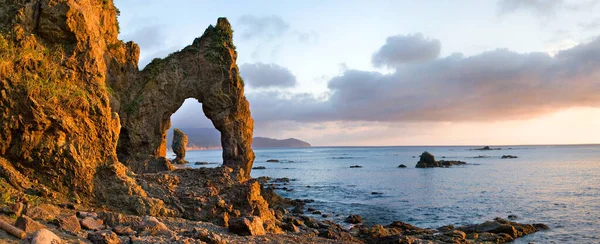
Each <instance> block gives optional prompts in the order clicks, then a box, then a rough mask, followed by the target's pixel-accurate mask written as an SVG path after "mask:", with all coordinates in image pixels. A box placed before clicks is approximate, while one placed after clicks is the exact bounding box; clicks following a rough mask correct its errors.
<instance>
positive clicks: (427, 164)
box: [415, 152, 440, 168]
mask: <svg viewBox="0 0 600 244" xmlns="http://www.w3.org/2000/svg"><path fill="white" fill-rule="evenodd" d="M415 167H417V168H434V167H440V164H439V163H438V162H437V161H435V157H434V156H433V154H431V153H429V152H423V153H422V154H421V156H420V159H419V162H417V166H415Z"/></svg>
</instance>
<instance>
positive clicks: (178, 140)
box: [171, 128, 188, 164]
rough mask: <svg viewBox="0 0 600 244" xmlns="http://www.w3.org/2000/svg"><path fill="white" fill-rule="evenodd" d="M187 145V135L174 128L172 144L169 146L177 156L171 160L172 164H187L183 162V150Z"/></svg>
mask: <svg viewBox="0 0 600 244" xmlns="http://www.w3.org/2000/svg"><path fill="white" fill-rule="evenodd" d="M187 143H188V137H187V135H186V134H185V133H183V131H181V130H179V129H177V128H175V129H174V130H173V143H172V144H171V145H172V148H173V152H174V153H175V155H176V156H177V157H176V158H175V160H173V162H174V163H176V164H185V163H187V161H185V150H186V147H187Z"/></svg>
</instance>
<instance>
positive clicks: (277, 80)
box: [240, 63, 296, 88]
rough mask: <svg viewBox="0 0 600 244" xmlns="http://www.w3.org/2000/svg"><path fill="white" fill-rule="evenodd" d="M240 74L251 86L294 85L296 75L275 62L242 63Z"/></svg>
mask: <svg viewBox="0 0 600 244" xmlns="http://www.w3.org/2000/svg"><path fill="white" fill-rule="evenodd" d="M240 75H241V76H242V78H243V79H244V81H245V82H246V84H248V85H249V86H251V87H256V88H267V87H293V86H295V85H296V76H294V75H293V74H292V72H290V70H289V69H287V68H285V67H282V66H279V65H277V64H263V63H254V64H243V65H241V66H240Z"/></svg>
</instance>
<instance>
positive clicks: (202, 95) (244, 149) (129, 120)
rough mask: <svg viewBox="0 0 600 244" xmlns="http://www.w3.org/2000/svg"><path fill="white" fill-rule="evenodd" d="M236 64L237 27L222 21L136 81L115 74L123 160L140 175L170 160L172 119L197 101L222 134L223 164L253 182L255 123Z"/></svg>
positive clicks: (156, 62) (115, 103)
mask: <svg viewBox="0 0 600 244" xmlns="http://www.w3.org/2000/svg"><path fill="white" fill-rule="evenodd" d="M136 48H137V47H136ZM137 52H138V53H139V50H137ZM236 59H237V52H236V51H235V46H234V45H233V42H232V30H231V26H230V24H229V22H228V21H227V19H225V18H219V19H218V21H217V25H216V26H209V27H208V28H207V29H206V31H205V32H204V35H202V37H199V38H196V39H195V40H194V42H193V44H192V45H190V46H187V47H185V48H184V49H182V50H181V51H178V52H175V53H172V54H170V55H169V56H168V57H166V58H164V59H154V60H153V61H152V62H151V63H150V64H148V65H147V66H146V67H145V68H144V69H143V70H142V71H141V72H138V73H137V74H135V75H133V76H132V75H122V74H121V75H119V74H115V75H114V77H115V79H113V80H112V82H111V87H112V89H113V90H114V96H113V100H111V104H112V106H113V109H115V110H116V111H118V113H119V115H120V117H121V133H120V136H119V143H118V147H117V154H118V156H119V159H120V161H121V162H123V163H125V164H126V165H128V166H130V167H131V168H132V169H133V170H134V171H138V172H147V171H148V170H149V169H150V168H154V167H153V166H152V164H153V160H154V159H159V158H164V157H165V156H166V147H165V145H166V132H167V130H168V129H169V127H170V123H171V122H170V117H171V115H172V114H173V113H175V112H176V111H177V110H178V109H179V108H180V107H181V105H182V104H183V102H184V100H185V99H188V98H195V99H197V100H198V102H200V103H202V110H203V112H204V114H205V115H206V117H208V118H209V119H210V120H211V121H212V123H213V125H214V126H215V128H216V129H217V130H219V131H220V132H221V145H222V147H223V164H224V165H226V166H229V167H232V168H234V169H238V170H240V172H241V173H242V176H243V177H244V178H248V177H249V175H250V170H251V169H252V164H253V161H254V152H253V151H252V148H251V145H252V133H253V129H254V127H253V126H254V125H253V124H254V121H253V120H252V117H251V116H250V107H249V103H248V101H247V100H246V97H245V96H244V83H243V81H242V79H241V78H240V76H239V70H238V67H237V65H236ZM116 77H120V79H118V78H116ZM150 171H151V169H150Z"/></svg>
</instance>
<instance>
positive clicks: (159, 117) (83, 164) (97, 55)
mask: <svg viewBox="0 0 600 244" xmlns="http://www.w3.org/2000/svg"><path fill="white" fill-rule="evenodd" d="M117 15H118V10H117V9H116V8H115V7H114V5H113V2H112V0H29V1H26V0H0V178H3V179H4V180H6V181H8V183H10V184H11V185H12V186H13V187H14V188H15V189H30V190H32V191H34V192H39V193H40V194H42V195H44V194H51V195H52V196H55V197H57V198H63V199H68V200H77V201H78V200H84V201H86V200H89V201H90V202H95V201H100V202H103V203H107V204H109V205H113V206H114V205H119V206H127V207H129V208H130V209H129V210H131V211H132V212H136V213H140V214H142V213H145V214H153V215H157V214H160V215H170V214H171V212H170V211H171V210H169V209H166V208H164V203H163V202H162V201H161V200H158V199H156V198H152V197H148V195H147V194H146V192H145V191H144V189H142V188H141V187H140V186H139V185H137V183H136V181H135V179H134V178H133V176H134V174H133V173H132V172H131V171H130V169H133V170H135V171H136V172H155V171H160V170H168V169H170V168H171V166H170V164H169V162H168V161H167V160H165V159H164V156H165V149H166V148H165V146H164V145H165V132H166V130H167V129H168V128H169V125H170V122H169V117H170V116H171V114H172V113H173V112H175V111H176V110H177V109H178V108H179V106H181V104H182V103H183V101H184V100H185V99H186V98H190V97H193V98H196V99H198V100H199V101H200V102H202V103H203V105H204V107H203V110H204V113H205V114H206V115H207V117H208V118H210V119H211V120H212V121H213V124H214V125H215V127H216V128H217V129H218V130H219V131H220V132H221V142H222V145H223V148H224V150H223V158H224V164H225V165H227V166H230V167H231V168H234V169H237V172H238V175H240V176H239V179H237V180H244V179H246V178H248V177H249V174H250V169H251V167H252V163H253V160H254V153H253V152H252V149H251V148H250V145H251V143H252V130H253V120H252V118H251V117H250V110H249V105H248V101H247V100H246V98H245V97H244V85H243V81H242V80H241V79H240V77H239V75H238V68H237V65H236V63H235V61H236V57H237V53H236V52H235V47H234V46H233V43H232V36H231V26H230V25H229V23H228V22H227V20H226V19H224V18H221V19H219V20H218V23H217V25H216V26H214V27H213V26H210V27H208V28H207V29H206V31H205V33H204V35H203V36H202V37H200V38H197V39H196V40H194V42H193V44H192V45H190V46H188V47H186V48H184V49H182V50H181V51H179V52H176V53H174V54H171V55H170V56H169V57H167V58H165V59H156V60H154V61H153V62H152V63H151V64H149V65H148V66H147V67H146V68H145V69H144V70H143V71H139V69H138V66H137V62H138V58H139V47H138V46H137V45H136V44H134V43H133V42H128V43H123V42H122V41H120V40H119V39H118V23H117V18H116V17H117ZM117 156H118V157H117ZM118 158H121V159H122V160H123V161H122V162H124V163H125V165H126V166H129V168H128V167H125V166H124V165H123V164H121V162H119V160H118ZM29 192H31V191H29Z"/></svg>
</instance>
